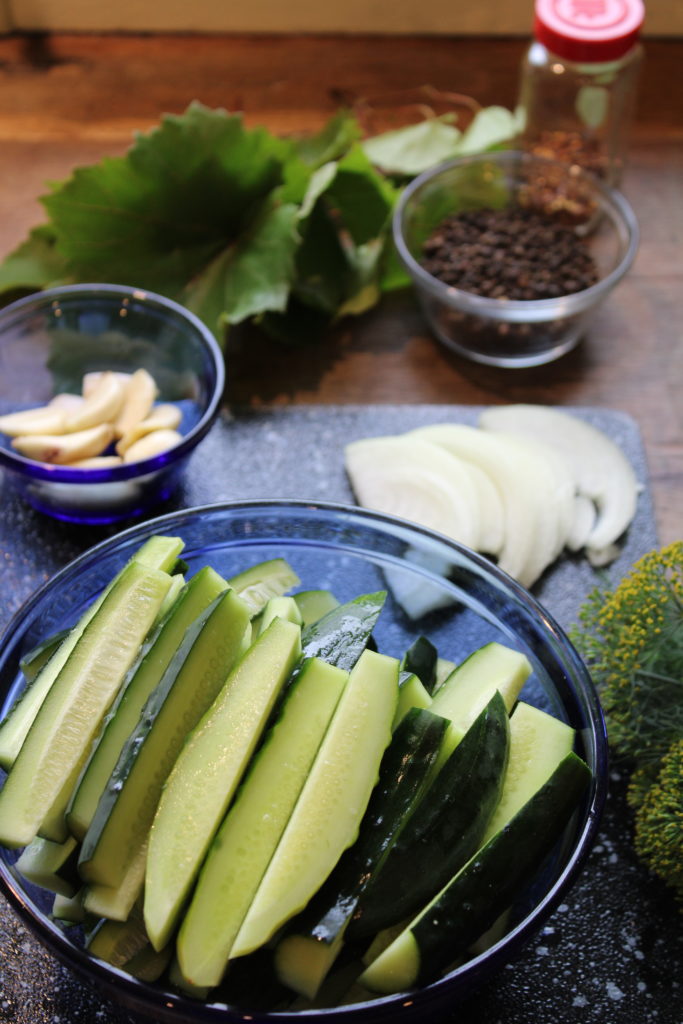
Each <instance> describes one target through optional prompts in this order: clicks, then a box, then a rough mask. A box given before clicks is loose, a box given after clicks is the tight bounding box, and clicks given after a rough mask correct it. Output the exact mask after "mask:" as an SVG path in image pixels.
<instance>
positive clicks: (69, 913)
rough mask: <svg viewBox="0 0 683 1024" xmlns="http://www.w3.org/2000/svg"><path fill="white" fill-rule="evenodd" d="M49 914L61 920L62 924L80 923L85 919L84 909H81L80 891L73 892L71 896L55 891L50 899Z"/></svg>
mask: <svg viewBox="0 0 683 1024" xmlns="http://www.w3.org/2000/svg"><path fill="white" fill-rule="evenodd" d="M51 916H52V917H53V918H55V920H57V921H62V922H63V923H64V924H82V923H83V921H84V920H85V910H84V909H83V901H82V899H81V893H80V892H77V893H74V895H73V896H65V895H63V894H62V893H59V892H58V893H56V894H55V898H54V900H53V901H52V914H51Z"/></svg>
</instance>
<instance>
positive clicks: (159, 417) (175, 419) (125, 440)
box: [116, 403, 182, 455]
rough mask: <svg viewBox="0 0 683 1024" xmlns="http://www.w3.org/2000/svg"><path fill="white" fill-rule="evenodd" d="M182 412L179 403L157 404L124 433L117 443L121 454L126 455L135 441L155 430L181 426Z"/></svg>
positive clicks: (172, 428)
mask: <svg viewBox="0 0 683 1024" xmlns="http://www.w3.org/2000/svg"><path fill="white" fill-rule="evenodd" d="M181 419H182V413H181V411H180V409H179V408H178V406H177V405H172V404H170V403H165V404H163V405H157V406H155V407H154V408H153V409H152V411H151V412H150V414H149V416H147V418H146V419H144V420H141V421H140V422H139V423H137V424H136V425H135V426H134V427H133V429H132V430H129V431H128V433H127V434H124V435H123V437H122V438H121V439H120V441H119V442H118V444H117V445H116V451H117V452H118V453H119V455H124V454H125V452H126V451H127V450H128V448H130V446H131V445H132V444H134V443H135V441H137V440H139V438H141V437H144V436H145V434H150V433H151V432H152V431H153V430H175V428H176V427H178V426H180V421H181Z"/></svg>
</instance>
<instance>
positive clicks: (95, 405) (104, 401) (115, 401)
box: [64, 373, 126, 433]
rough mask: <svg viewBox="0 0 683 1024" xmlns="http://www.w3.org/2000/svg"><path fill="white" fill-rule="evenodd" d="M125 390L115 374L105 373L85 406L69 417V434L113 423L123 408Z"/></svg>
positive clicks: (65, 426) (67, 427)
mask: <svg viewBox="0 0 683 1024" xmlns="http://www.w3.org/2000/svg"><path fill="white" fill-rule="evenodd" d="M125 394H126V392H125V389H124V386H123V384H122V383H121V381H120V380H119V379H118V378H117V376H116V374H115V373H103V374H102V375H101V376H100V379H99V380H98V382H97V384H96V385H95V387H94V388H93V389H92V391H91V392H90V394H89V395H88V397H87V398H85V399H84V400H83V404H82V405H81V406H79V408H78V409H77V410H76V411H75V412H73V413H71V415H69V416H67V418H66V423H65V425H64V429H65V430H66V432H67V433H71V432H75V431H78V430H87V429H88V428H89V427H95V426H97V424H98V423H113V422H114V420H115V419H116V417H117V416H118V414H119V412H120V411H121V408H122V406H123V402H124V398H125Z"/></svg>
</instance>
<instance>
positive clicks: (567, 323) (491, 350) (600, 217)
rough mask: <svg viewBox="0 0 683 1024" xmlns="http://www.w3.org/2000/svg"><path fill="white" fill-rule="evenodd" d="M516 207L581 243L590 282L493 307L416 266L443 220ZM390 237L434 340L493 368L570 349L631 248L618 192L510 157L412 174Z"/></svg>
mask: <svg viewBox="0 0 683 1024" xmlns="http://www.w3.org/2000/svg"><path fill="white" fill-rule="evenodd" d="M520 202H521V203H523V204H525V205H530V204H531V205H533V206H535V207H540V208H541V209H542V210H543V211H544V212H547V213H548V214H549V215H552V216H553V217H557V218H558V219H561V220H562V222H565V223H566V222H568V223H570V224H571V225H572V226H573V227H574V229H575V230H576V232H577V234H578V235H580V236H583V237H585V238H586V240H587V243H588V246H589V250H590V253H591V255H592V257H593V259H594V261H595V263H596V266H597V270H598V275H599V279H598V281H597V283H596V284H594V285H592V286H591V287H589V288H584V289H583V290H582V291H578V292H574V293H573V294H570V295H562V296H558V297H557V298H547V299H516V300H513V299H503V298H500V299H494V298H488V297H485V296H481V295H475V294H474V293H473V292H466V291H464V290H462V289H459V288H455V287H452V286H450V285H446V284H444V283H443V282H442V281H440V280H438V279H437V278H436V277H433V276H432V275H431V274H429V273H428V272H427V271H426V270H425V269H424V268H423V267H422V265H421V263H420V260H421V257H422V247H423V245H424V243H425V241H426V240H427V239H428V238H429V236H430V235H431V233H432V231H433V230H434V228H435V227H437V225H439V224H440V223H441V222H442V221H443V220H444V219H445V218H446V217H449V216H451V215H452V214H457V213H461V212H463V211H465V210H476V209H482V208H494V209H502V208H506V207H509V206H517V205H519V204H520ZM393 233H394V242H395V245H396V249H397V251H398V255H399V258H400V260H401V262H402V263H403V265H404V267H405V268H406V270H407V272H408V274H409V275H410V277H411V278H412V281H413V284H414V286H415V290H416V292H417V295H418V298H419V300H420V304H421V306H422V309H423V311H424V314H425V317H426V319H427V321H428V323H429V325H430V327H431V329H432V331H433V332H434V334H435V335H436V337H437V338H439V340H440V341H442V342H443V343H444V344H445V345H446V346H448V348H451V349H453V350H454V351H455V352H457V353H459V354H460V355H462V356H466V357H467V358H468V359H471V360H474V361H475V362H478V363H487V364H489V365H492V366H503V367H524V366H535V365H538V364H540V363H547V362H550V361H551V360H553V359H557V358H559V357H560V356H561V355H564V353H566V352H568V351H569V350H570V349H572V348H573V347H574V346H575V345H576V344H577V342H578V341H579V340H580V338H581V337H582V335H583V334H584V332H585V330H586V327H587V324H588V322H589V319H590V316H591V314H592V313H593V312H594V310H595V308H596V307H597V306H598V305H599V304H600V303H601V302H603V301H604V299H605V298H606V297H607V296H608V295H609V293H610V292H611V291H612V289H613V288H614V287H615V286H616V285H617V284H618V283H619V281H620V280H621V279H622V277H623V276H624V274H625V273H626V272H627V270H628V269H629V267H630V266H631V264H632V263H633V260H634V258H635V255H636V250H637V247H638V224H637V221H636V217H635V214H634V213H633V210H632V209H631V206H630V205H629V203H628V202H627V201H626V199H625V198H624V197H623V196H622V195H621V194H620V193H619V192H617V191H615V190H614V189H612V188H609V187H608V186H607V185H605V184H603V183H602V182H601V181H600V180H599V179H598V178H596V177H594V176H593V175H592V174H589V173H588V172H586V171H583V170H581V169H580V168H579V167H577V166H574V165H572V166H570V165H566V164H562V163H558V162H556V161H553V160H547V159H544V158H543V157H537V156H532V155H530V154H528V153H521V152H513V151H500V152H491V153H485V154H481V155H479V156H468V157H462V158H461V159H458V160H453V161H451V162H449V163H447V164H442V165H441V166H439V167H436V168H434V169H432V170H429V171H426V172H425V173H424V174H422V175H420V176H419V177H418V178H416V179H415V180H414V181H413V182H411V184H410V185H409V186H408V187H407V188H406V189H405V191H404V192H403V194H402V196H401V199H400V201H399V203H398V205H397V207H396V210H395V213H394V221H393Z"/></svg>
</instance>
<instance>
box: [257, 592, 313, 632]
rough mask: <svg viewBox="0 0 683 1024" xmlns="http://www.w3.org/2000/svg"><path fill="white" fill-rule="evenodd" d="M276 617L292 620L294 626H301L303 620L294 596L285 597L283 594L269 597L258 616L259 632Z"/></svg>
mask: <svg viewBox="0 0 683 1024" xmlns="http://www.w3.org/2000/svg"><path fill="white" fill-rule="evenodd" d="M276 618H281V619H287V621H288V622H293V623H294V624H295V625H296V626H301V624H302V622H303V619H302V618H301V612H300V611H299V606H298V604H297V603H296V601H295V600H294V598H293V597H285V596H284V595H282V596H281V597H271V599H270V600H269V601H268V604H267V605H266V607H265V608H264V609H263V611H262V612H261V615H260V616H259V623H258V629H259V633H264V632H265V631H266V629H268V626H269V625H270V624H271V622H272V621H273V619H276Z"/></svg>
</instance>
